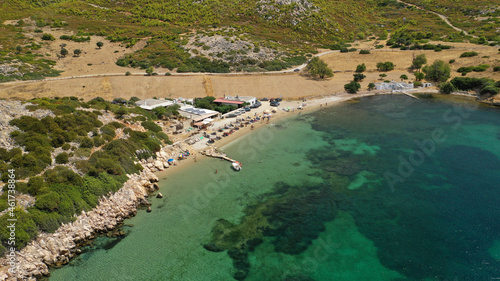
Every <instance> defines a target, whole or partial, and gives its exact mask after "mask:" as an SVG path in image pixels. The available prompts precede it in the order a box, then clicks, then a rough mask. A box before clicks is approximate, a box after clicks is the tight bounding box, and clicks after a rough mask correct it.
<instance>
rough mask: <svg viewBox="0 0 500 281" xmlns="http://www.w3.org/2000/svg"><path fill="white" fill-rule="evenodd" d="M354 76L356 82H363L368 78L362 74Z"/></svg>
mask: <svg viewBox="0 0 500 281" xmlns="http://www.w3.org/2000/svg"><path fill="white" fill-rule="evenodd" d="M352 76H354V81H355V82H361V81H363V79H365V78H366V75H364V74H361V73H355V74H353V75H352Z"/></svg>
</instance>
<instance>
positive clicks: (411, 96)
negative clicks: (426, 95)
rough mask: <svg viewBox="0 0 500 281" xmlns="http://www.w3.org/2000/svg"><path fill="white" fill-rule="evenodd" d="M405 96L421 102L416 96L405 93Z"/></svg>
mask: <svg viewBox="0 0 500 281" xmlns="http://www.w3.org/2000/svg"><path fill="white" fill-rule="evenodd" d="M403 94H405V95H407V96H409V97H410V98H414V99H417V100H420V99H419V98H417V97H416V96H414V95H412V94H410V93H405V92H403Z"/></svg>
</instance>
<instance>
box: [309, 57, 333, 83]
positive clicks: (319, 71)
mask: <svg viewBox="0 0 500 281" xmlns="http://www.w3.org/2000/svg"><path fill="white" fill-rule="evenodd" d="M306 70H307V71H308V72H309V74H311V75H313V76H318V77H319V78H320V79H324V78H325V77H333V71H332V70H331V69H330V68H329V67H328V65H327V64H326V62H324V61H323V60H321V59H320V58H318V57H314V58H312V59H311V60H310V61H309V63H308V64H307V66H306Z"/></svg>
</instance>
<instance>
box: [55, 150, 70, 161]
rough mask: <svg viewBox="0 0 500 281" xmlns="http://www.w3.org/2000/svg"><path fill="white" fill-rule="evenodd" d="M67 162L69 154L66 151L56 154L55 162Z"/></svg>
mask: <svg viewBox="0 0 500 281" xmlns="http://www.w3.org/2000/svg"><path fill="white" fill-rule="evenodd" d="M68 162H69V155H68V153H66V152H61V153H59V154H57V156H56V163H57V164H66V163H68Z"/></svg>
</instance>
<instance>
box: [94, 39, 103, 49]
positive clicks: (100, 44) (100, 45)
mask: <svg viewBox="0 0 500 281" xmlns="http://www.w3.org/2000/svg"><path fill="white" fill-rule="evenodd" d="M96 45H97V47H98V48H99V49H100V48H102V46H104V43H102V42H101V41H99V42H97V43H96Z"/></svg>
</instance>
